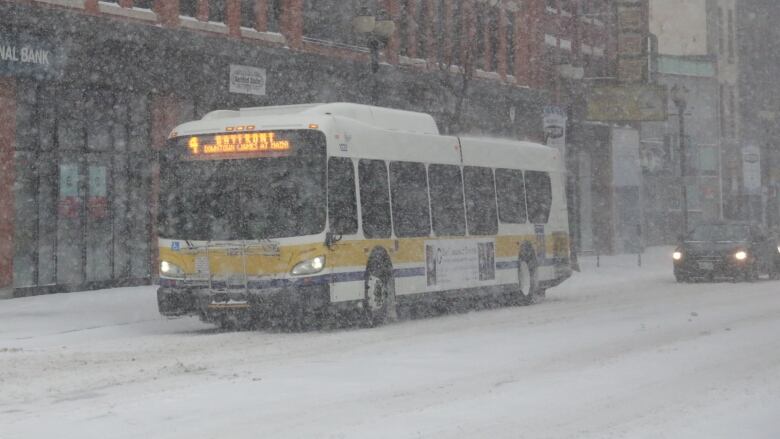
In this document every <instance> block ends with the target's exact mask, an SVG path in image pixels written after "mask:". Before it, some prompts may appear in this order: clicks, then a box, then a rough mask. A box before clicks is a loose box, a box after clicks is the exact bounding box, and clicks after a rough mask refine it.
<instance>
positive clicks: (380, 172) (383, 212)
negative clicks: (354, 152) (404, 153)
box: [358, 160, 391, 238]
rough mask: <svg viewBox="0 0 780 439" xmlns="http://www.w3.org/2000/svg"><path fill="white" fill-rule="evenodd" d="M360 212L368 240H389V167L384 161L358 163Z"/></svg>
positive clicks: (364, 232)
mask: <svg viewBox="0 0 780 439" xmlns="http://www.w3.org/2000/svg"><path fill="white" fill-rule="evenodd" d="M358 180H359V181H360V210H361V216H362V219H363V234H364V235H365V236H366V238H389V237H390V233H391V230H390V229H391V226H390V192H389V191H388V188H387V166H385V162H384V161H382V160H361V161H360V162H358Z"/></svg>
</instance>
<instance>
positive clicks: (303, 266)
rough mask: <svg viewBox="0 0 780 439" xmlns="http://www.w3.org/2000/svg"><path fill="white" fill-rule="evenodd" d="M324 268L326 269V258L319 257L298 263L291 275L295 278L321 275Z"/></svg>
mask: <svg viewBox="0 0 780 439" xmlns="http://www.w3.org/2000/svg"><path fill="white" fill-rule="evenodd" d="M323 268H325V256H317V257H316V258H311V259H307V260H305V261H303V262H299V263H297V264H296V265H295V267H293V269H292V271H291V273H292V275H293V276H300V275H303V274H314V273H319V272H320V271H322V269H323Z"/></svg>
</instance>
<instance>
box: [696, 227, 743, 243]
mask: <svg viewBox="0 0 780 439" xmlns="http://www.w3.org/2000/svg"><path fill="white" fill-rule="evenodd" d="M689 239H690V240H691V241H721V242H726V241H747V240H748V239H750V227H749V226H747V225H743V224H703V225H700V226H698V227H696V228H695V229H694V230H693V232H691V235H690V236H689Z"/></svg>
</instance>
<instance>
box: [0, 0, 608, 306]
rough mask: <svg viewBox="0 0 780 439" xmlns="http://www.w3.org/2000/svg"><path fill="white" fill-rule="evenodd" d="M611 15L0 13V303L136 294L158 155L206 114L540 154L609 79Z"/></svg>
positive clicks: (208, 6)
mask: <svg viewBox="0 0 780 439" xmlns="http://www.w3.org/2000/svg"><path fill="white" fill-rule="evenodd" d="M609 3H610V2H607V1H604V0H590V1H574V0H570V1H569V0H525V1H522V2H521V1H508V0H500V1H499V0H462V1H458V0H375V1H352V0H346V1H345V0H154V1H152V0H119V1H116V2H109V1H97V0H45V1H30V0H20V1H0V15H1V16H2V17H3V20H2V22H0V290H5V291H6V292H8V291H13V293H14V294H15V295H26V294H38V293H45V292H57V291H72V290H78V289H88V288H99V287H106V286H115V285H131V284H142V283H147V282H150V281H151V280H152V279H153V278H154V276H155V272H156V265H157V263H156V255H155V250H154V244H153V243H154V242H155V226H154V219H155V215H156V212H155V204H156V202H155V199H156V198H157V193H156V186H157V185H156V181H157V175H156V173H157V166H156V151H157V150H158V149H159V148H161V147H162V146H163V145H164V142H165V137H166V135H167V133H168V131H169V130H170V128H171V127H173V126H174V125H176V124H177V123H179V122H181V121H184V120H188V119H193V118H198V117H200V116H202V115H203V114H205V113H206V112H208V111H211V110H214V109H217V108H230V107H239V106H243V107H246V106H264V105H281V104H294V103H305V102H324V101H349V102H358V103H373V104H376V105H380V106H388V107H395V108H402V109H409V110H417V111H424V112H427V113H431V114H433V115H434V117H435V118H436V120H437V122H438V123H439V125H440V128H441V130H442V131H443V132H451V133H472V134H486V135H495V136H504V137H512V138H521V139H532V140H541V139H542V138H543V133H542V124H541V122H542V113H543V109H544V107H545V106H547V105H550V104H554V105H559V106H561V107H562V108H564V109H565V110H566V111H573V112H576V111H578V110H577V109H578V108H579V107H578V105H579V104H578V103H581V100H582V98H581V96H580V95H578V94H577V93H572V92H571V90H577V89H578V87H580V88H581V84H580V83H581V82H582V81H586V80H587V78H591V77H600V76H607V75H608V71H609V69H610V68H611V67H610V66H611V64H610V61H609V60H610V59H611V58H610V57H611V49H610V38H611V37H610V24H609V16H610V14H609V10H610V5H609ZM364 6H365V7H368V8H369V10H379V9H383V10H386V11H387V13H388V14H389V16H390V17H391V18H392V19H393V21H394V22H395V23H396V31H395V34H394V35H393V36H392V37H391V38H390V40H389V41H388V42H387V46H386V47H384V48H383V50H382V53H381V58H380V61H381V63H380V66H379V69H378V71H377V72H376V73H373V72H372V70H371V69H370V68H369V60H370V54H369V51H368V49H367V48H366V42H365V41H364V40H362V39H361V37H359V36H357V35H355V34H354V33H353V32H352V30H351V26H350V22H351V18H352V17H353V16H354V15H355V14H356V11H358V10H360V7H364ZM575 6H576V7H575ZM231 66H247V67H254V68H258V69H265V73H266V76H265V79H266V82H265V94H261V95H258V94H243V93H235V92H231V88H230V68H231ZM560 66H564V67H566V66H568V67H567V68H571V67H572V66H574V67H575V68H579V67H582V68H583V69H584V70H583V71H584V78H573V79H572V78H567V77H566V75H565V74H564V73H562V71H563V69H562V68H561V67H560ZM464 81H465V82H466V84H464ZM461 97H462V99H461ZM460 104H465V105H460ZM570 120H571V121H572V123H574V124H575V125H573V126H576V123H577V120H578V119H577V117H576V115H574V117H571V118H570ZM589 130H590V131H589ZM578 131H582V132H589V133H590V134H589V135H591V136H592V135H593V134H592V131H593V129H590V128H587V127H584V128H583V129H573V136H572V137H571V139H572V142H579V143H582V144H585V143H587V142H588V141H587V138H586V136H584V135H580V134H579V132H578Z"/></svg>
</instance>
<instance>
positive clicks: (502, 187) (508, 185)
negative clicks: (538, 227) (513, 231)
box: [496, 169, 528, 224]
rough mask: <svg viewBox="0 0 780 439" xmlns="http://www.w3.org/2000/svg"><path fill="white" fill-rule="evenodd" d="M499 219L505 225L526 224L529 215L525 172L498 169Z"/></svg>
mask: <svg viewBox="0 0 780 439" xmlns="http://www.w3.org/2000/svg"><path fill="white" fill-rule="evenodd" d="M496 190H497V192H498V218H499V219H500V220H501V222H503V223H511V224H525V222H526V221H528V215H527V212H526V206H525V182H524V181H523V171H520V170H517V169H496Z"/></svg>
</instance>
